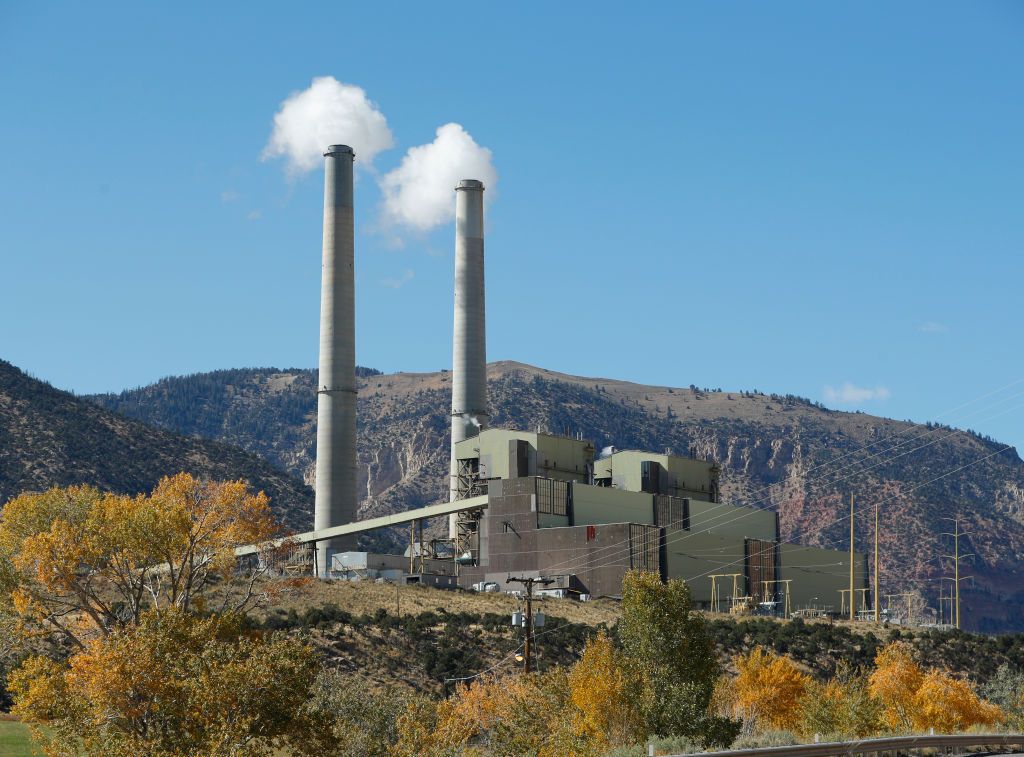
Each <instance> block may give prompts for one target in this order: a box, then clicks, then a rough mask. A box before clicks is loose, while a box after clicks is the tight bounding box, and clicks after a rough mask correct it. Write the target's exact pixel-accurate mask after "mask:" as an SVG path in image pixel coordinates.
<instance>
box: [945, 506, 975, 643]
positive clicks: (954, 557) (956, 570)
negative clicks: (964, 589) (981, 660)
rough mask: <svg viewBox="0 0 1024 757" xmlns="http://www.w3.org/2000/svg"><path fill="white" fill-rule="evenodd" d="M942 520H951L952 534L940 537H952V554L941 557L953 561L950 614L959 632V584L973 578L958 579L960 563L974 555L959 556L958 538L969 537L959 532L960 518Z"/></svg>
mask: <svg viewBox="0 0 1024 757" xmlns="http://www.w3.org/2000/svg"><path fill="white" fill-rule="evenodd" d="M943 520H951V521H953V533H949V532H948V531H946V532H943V533H942V534H941V535H942V536H952V537H953V554H951V555H943V557H945V558H947V559H949V560H952V561H953V586H954V587H955V592H956V593H955V599H954V603H953V609H952V612H953V625H954V626H956V629H957V630H958V631H959V630H960V582H961V581H966V580H967V579H968V578H973V576H964V577H963V578H961V577H960V561H961V560H966V559H967V558H968V557H974V555H973V554H969V555H962V554H960V537H961V536H969V534H967V533H965V532H963V531H961V530H960V516H957V517H955V518H943Z"/></svg>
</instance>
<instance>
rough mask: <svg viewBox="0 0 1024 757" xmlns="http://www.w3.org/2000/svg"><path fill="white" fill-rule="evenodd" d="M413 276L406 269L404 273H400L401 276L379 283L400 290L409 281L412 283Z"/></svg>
mask: <svg viewBox="0 0 1024 757" xmlns="http://www.w3.org/2000/svg"><path fill="white" fill-rule="evenodd" d="M415 275H416V274H415V272H414V271H413V270H412V269H411V268H406V269H405V270H404V271H402V275H401V276H397V277H395V278H391V279H381V282H380V283H381V284H383V285H384V286H386V287H389V288H391V289H401V288H402V287H404V286H405V285H406V284H408V283H409V282H410V281H412V280H413V277H414V276H415Z"/></svg>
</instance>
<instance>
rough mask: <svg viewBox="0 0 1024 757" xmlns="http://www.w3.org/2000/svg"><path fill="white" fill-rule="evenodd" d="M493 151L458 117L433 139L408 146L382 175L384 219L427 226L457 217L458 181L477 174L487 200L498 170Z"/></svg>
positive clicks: (420, 228)
mask: <svg viewBox="0 0 1024 757" xmlns="http://www.w3.org/2000/svg"><path fill="white" fill-rule="evenodd" d="M491 158H492V155H491V151H490V150H488V149H487V148H486V147H481V146H480V145H478V144H477V143H476V142H475V141H474V140H473V137H471V136H470V135H469V133H468V132H467V131H466V130H465V129H463V128H462V126H461V125H459V124H456V123H449V124H445V125H444V126H441V127H439V128H438V130H437V136H436V138H435V139H434V141H433V142H431V143H430V144H426V145H419V146H417V147H410V148H409V150H408V152H406V154H405V157H404V158H402V163H401V165H399V166H398V168H396V169H395V170H393V171H389V172H388V173H386V174H385V175H384V176H382V177H381V179H380V188H381V191H382V192H383V194H384V209H383V214H382V219H381V220H382V222H383V224H384V225H385V226H405V227H408V228H412V229H415V230H417V231H429V230H430V229H432V228H434V227H435V226H440V225H441V224H443V223H447V222H448V221H451V220H452V219H453V218H454V217H455V185H456V184H457V183H458V182H459V180H460V179H479V180H480V181H482V182H483V183H484V187H485V189H486V191H485V193H484V198H485V200H486V201H489V200H490V199H493V196H494V189H495V186H496V184H497V183H498V172H497V171H496V170H495V169H494V164H493V163H492V162H491Z"/></svg>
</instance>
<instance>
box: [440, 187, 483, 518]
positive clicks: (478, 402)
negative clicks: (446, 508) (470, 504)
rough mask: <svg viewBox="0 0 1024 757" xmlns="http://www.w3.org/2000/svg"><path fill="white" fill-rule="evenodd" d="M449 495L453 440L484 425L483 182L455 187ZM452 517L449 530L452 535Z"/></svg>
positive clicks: (454, 464) (454, 465) (454, 470)
mask: <svg viewBox="0 0 1024 757" xmlns="http://www.w3.org/2000/svg"><path fill="white" fill-rule="evenodd" d="M452 358H453V360H452V450H451V479H450V480H451V487H450V490H451V492H450V494H451V496H450V499H451V501H455V500H456V499H457V498H458V461H457V460H456V459H455V445H456V444H458V443H459V442H461V441H462V440H463V439H468V438H470V437H473V436H476V435H477V434H479V433H480V432H481V431H482V430H483V429H485V428H487V420H488V417H489V416H488V412H487V338H486V322H485V315H484V185H483V182H482V181H477V180H476V179H463V180H462V181H460V182H459V185H458V186H457V187H456V188H455V329H454V334H453V343H452ZM455 517H456V516H452V520H451V522H450V524H449V525H450V528H449V530H450V532H451V533H450V535H451V536H452V537H454V536H455Z"/></svg>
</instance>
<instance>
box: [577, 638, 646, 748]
mask: <svg viewBox="0 0 1024 757" xmlns="http://www.w3.org/2000/svg"><path fill="white" fill-rule="evenodd" d="M636 690H637V682H636V680H635V679H634V678H633V677H632V676H631V675H630V670H629V668H628V667H627V666H626V664H625V661H624V660H623V657H622V653H621V652H619V651H618V650H617V649H615V646H614V645H613V644H612V641H611V639H609V638H608V634H606V633H605V632H604V631H601V632H600V633H599V634H598V635H597V636H595V637H594V638H592V639H591V640H590V641H588V642H587V646H586V648H585V649H584V650H583V656H582V657H581V658H580V660H579V662H577V663H576V665H574V666H573V668H572V670H571V671H570V672H569V698H570V701H571V702H572V704H573V706H574V708H575V711H576V712H575V717H574V726H575V728H576V731H577V733H579V734H580V735H581V736H583V737H585V738H587V739H591V740H593V741H595V742H596V743H598V744H600V745H601V746H602V747H604V748H611V747H617V746H625V745H629V744H634V743H636V742H638V741H642V740H643V738H644V736H646V734H645V733H644V732H643V731H644V728H643V725H642V720H641V717H640V714H639V713H638V712H637V710H636V707H635V704H634V699H633V697H634V694H635V692H636Z"/></svg>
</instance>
